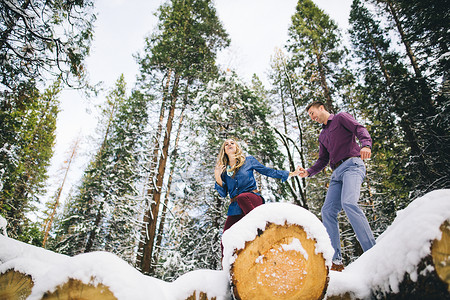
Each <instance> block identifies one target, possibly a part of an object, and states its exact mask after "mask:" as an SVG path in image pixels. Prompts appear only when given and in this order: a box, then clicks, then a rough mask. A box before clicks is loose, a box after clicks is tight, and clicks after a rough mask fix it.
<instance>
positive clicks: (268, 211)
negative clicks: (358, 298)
mask: <svg viewBox="0 0 450 300" xmlns="http://www.w3.org/2000/svg"><path fill="white" fill-rule="evenodd" d="M222 241H223V245H224V258H223V268H224V270H226V271H228V272H229V274H230V279H231V283H232V287H233V293H234V296H235V298H237V299H322V298H323V296H324V294H325V291H326V287H327V283H328V270H329V268H330V267H331V259H332V256H333V250H332V247H331V243H330V239H329V237H328V234H327V232H326V229H325V227H324V226H323V225H322V223H321V222H320V221H319V220H318V219H317V217H315V216H314V215H313V214H312V213H310V212H309V211H307V210H305V209H303V208H301V207H299V206H296V205H293V204H288V203H268V204H265V205H261V206H258V207H257V208H255V209H254V210H252V211H251V212H250V213H249V214H248V215H246V216H245V217H244V218H243V219H242V220H241V221H239V222H238V223H236V224H234V225H233V226H232V227H231V228H230V229H228V230H227V231H226V232H225V233H224V234H223V238H222Z"/></svg>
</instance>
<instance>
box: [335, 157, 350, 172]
mask: <svg viewBox="0 0 450 300" xmlns="http://www.w3.org/2000/svg"><path fill="white" fill-rule="evenodd" d="M352 157H355V156H349V157H346V158H344V159H341V160H340V161H338V162H337V163H335V164H334V166H333V167H331V168H332V169H333V170H336V169H337V168H338V167H339V166H340V165H342V163H343V162H344V161H346V160H347V159H349V158H352Z"/></svg>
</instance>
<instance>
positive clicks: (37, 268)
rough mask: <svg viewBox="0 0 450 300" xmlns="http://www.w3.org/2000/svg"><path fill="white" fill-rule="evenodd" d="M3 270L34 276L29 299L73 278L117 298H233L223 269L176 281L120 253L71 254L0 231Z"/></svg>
mask: <svg viewBox="0 0 450 300" xmlns="http://www.w3.org/2000/svg"><path fill="white" fill-rule="evenodd" d="M0 261H1V263H2V264H1V265H0V274H1V273H4V272H6V271H7V270H10V269H13V270H15V271H18V272H21V273H23V274H29V275H31V276H32V278H33V281H34V286H33V289H32V293H31V295H30V296H29V297H28V298H27V300H37V299H41V298H42V297H43V295H44V293H46V292H48V291H54V290H55V289H56V287H57V286H59V285H61V284H64V283H65V282H67V281H68V279H69V278H72V279H78V280H80V281H82V282H83V283H86V284H93V285H97V284H99V283H102V284H104V285H106V286H108V287H109V289H110V291H111V292H112V293H113V294H114V295H115V296H116V297H117V299H133V300H134V299H136V300H139V299H142V300H144V299H155V300H178V299H186V298H187V297H188V296H190V295H192V294H193V293H194V291H197V296H199V295H198V294H199V292H204V293H206V294H207V295H208V296H209V297H216V299H217V300H220V299H221V300H224V299H230V297H231V295H230V294H229V288H228V275H227V274H226V273H225V272H223V271H213V270H197V271H193V272H189V273H186V274H185V275H183V276H181V277H179V278H178V279H177V280H175V281H174V282H172V283H169V282H165V281H162V280H159V279H156V278H153V277H150V276H146V275H143V274H141V273H140V272H139V271H137V270H136V269H135V268H133V267H132V266H130V265H128V264H127V263H126V262H125V261H124V260H122V259H120V258H119V257H118V256H116V255H114V254H111V253H108V252H101V251H99V252H91V253H84V254H80V255H76V256H74V257H69V256H66V255H62V254H57V253H54V252H52V251H49V250H45V249H43V248H39V247H36V246H32V245H29V244H26V243H22V242H19V241H16V240H14V239H11V238H8V237H6V236H2V235H0Z"/></svg>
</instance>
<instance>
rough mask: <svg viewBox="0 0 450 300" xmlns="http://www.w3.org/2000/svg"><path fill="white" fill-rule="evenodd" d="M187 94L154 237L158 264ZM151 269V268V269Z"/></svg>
mask: <svg viewBox="0 0 450 300" xmlns="http://www.w3.org/2000/svg"><path fill="white" fill-rule="evenodd" d="M187 93H188V87H187V86H186V96H185V99H184V104H183V108H182V110H181V114H180V120H179V122H178V130H177V137H176V139H175V146H174V150H173V152H172V156H171V157H172V159H171V166H170V172H169V180H168V182H167V190H166V195H165V196H164V205H163V211H162V214H161V220H160V221H159V227H158V235H157V237H156V247H155V249H156V251H155V255H154V259H153V260H154V261H155V262H158V252H157V251H158V249H159V247H161V242H162V236H163V232H164V224H165V222H166V214H167V206H168V205H169V196H170V187H171V185H172V178H173V172H174V170H175V165H176V162H177V158H178V154H177V151H178V142H179V141H180V135H181V128H182V126H183V119H184V110H185V109H186V106H187V97H188V96H187V95H188V94H187ZM152 269H153V268H152Z"/></svg>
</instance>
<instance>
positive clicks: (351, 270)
mask: <svg viewBox="0 0 450 300" xmlns="http://www.w3.org/2000/svg"><path fill="white" fill-rule="evenodd" d="M449 200H450V190H449V189H447V190H437V191H434V192H431V193H429V194H427V195H425V196H423V197H421V198H419V199H416V200H415V201H413V202H412V203H411V204H410V205H409V206H408V207H407V208H405V209H404V210H402V211H399V212H398V214H397V217H396V219H395V220H394V222H393V223H392V225H391V226H390V227H388V229H387V230H386V231H385V232H384V233H383V234H382V235H381V236H380V237H379V238H378V239H377V244H376V245H375V246H374V247H373V248H372V249H370V250H369V251H367V252H365V253H364V254H363V255H362V256H361V257H360V258H358V259H357V260H356V261H355V262H353V263H352V264H350V265H349V266H347V267H346V268H345V270H344V271H343V272H334V271H331V272H330V274H329V276H330V281H329V285H328V289H327V295H328V296H331V295H339V294H344V293H346V292H349V291H350V292H351V293H352V294H353V296H355V297H357V298H359V299H370V298H371V294H372V291H373V290H379V291H381V292H382V293H389V292H394V293H395V292H397V291H399V284H400V281H401V280H402V279H403V277H404V275H405V273H408V274H409V275H410V277H411V278H412V280H416V279H417V278H418V276H420V275H423V274H426V273H428V272H432V271H433V268H432V267H431V266H427V267H426V268H424V269H423V270H418V269H417V264H418V262H420V261H421V259H422V258H424V257H425V256H427V255H428V254H429V253H430V245H431V242H432V241H433V240H435V239H439V238H441V232H440V230H439V227H440V225H441V224H443V223H444V222H445V221H446V220H450V201H449ZM0 221H1V220H0ZM2 222H3V221H2ZM267 222H271V223H275V224H279V225H284V224H285V223H287V224H298V225H300V226H302V227H303V228H304V230H305V232H306V233H307V235H308V238H314V239H316V240H317V244H316V245H317V249H316V252H317V253H319V252H320V253H322V254H323V257H324V258H325V260H326V264H327V265H328V266H330V265H331V259H332V255H333V253H332V252H333V251H332V249H331V245H330V241H329V238H328V235H327V233H326V230H325V228H324V227H323V225H322V223H321V222H320V221H319V220H318V219H317V217H316V216H314V215H313V214H312V213H310V212H309V211H307V210H304V209H303V208H301V207H299V206H296V205H293V204H288V203H267V204H265V205H262V206H259V207H257V208H255V209H254V210H253V211H251V212H250V213H249V214H248V215H247V216H246V217H244V218H243V219H242V220H241V221H240V222H238V223H236V224H235V225H233V226H232V227H231V228H230V229H229V230H227V231H226V232H225V233H224V234H223V245H224V260H223V262H224V270H223V271H214V270H197V271H192V272H188V273H186V274H184V275H183V276H181V277H179V278H178V279H177V280H175V281H173V282H165V281H162V280H159V279H156V278H153V277H150V276H146V275H143V274H141V273H140V272H139V271H137V270H136V269H134V268H133V267H132V266H130V265H128V264H127V263H126V262H125V261H123V260H122V259H120V258H119V257H117V256H116V255H114V254H111V253H107V252H92V253H85V254H80V255H77V256H74V257H69V256H66V255H62V254H57V253H54V252H51V251H48V250H45V249H43V248H39V247H35V246H32V245H29V244H26V243H22V242H19V241H16V240H14V239H11V238H8V237H6V236H3V235H0V263H1V264H0V274H1V273H4V272H5V271H7V270H10V269H14V270H16V271H19V272H22V273H24V274H30V275H31V276H32V278H33V281H34V287H33V289H32V293H31V295H30V296H29V297H28V298H27V299H28V300H35V299H41V298H42V295H43V294H44V293H45V292H47V291H54V290H55V289H56V287H57V286H58V285H60V284H62V283H65V282H67V280H68V279H69V278H73V279H78V280H81V281H82V282H84V283H91V284H94V285H95V284H99V283H102V284H104V285H106V286H108V287H109V288H110V290H111V292H113V293H114V295H115V296H116V297H117V298H118V299H119V300H120V299H137V300H139V299H157V300H177V299H186V298H187V297H189V296H190V295H192V294H193V293H194V292H196V296H197V297H199V293H200V292H204V293H206V294H207V295H208V297H209V299H211V298H213V297H215V298H216V299H218V300H220V299H222V300H225V299H231V295H230V288H229V266H230V263H232V262H233V261H234V256H233V255H234V251H235V250H236V249H242V248H243V247H244V246H245V242H247V241H250V240H253V239H254V237H256V236H257V233H258V229H261V230H263V229H265V227H266V224H267ZM281 250H282V251H291V250H294V251H299V252H300V253H302V254H303V255H304V256H305V258H307V256H306V255H307V254H306V251H305V250H304V249H303V247H302V246H301V243H300V241H299V240H298V239H295V238H294V239H293V240H292V241H291V242H290V243H289V244H285V245H281V247H280V251H281ZM257 260H258V259H257Z"/></svg>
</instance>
